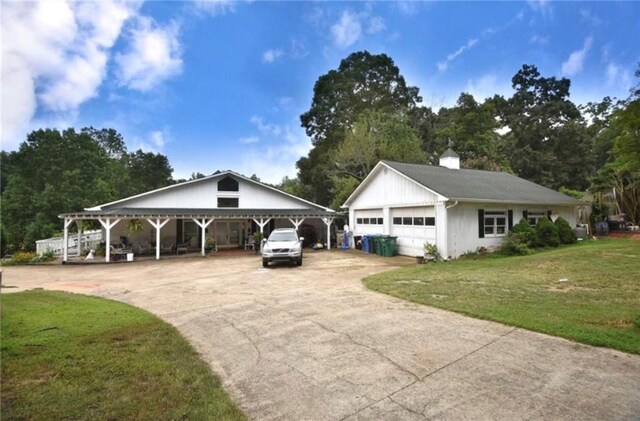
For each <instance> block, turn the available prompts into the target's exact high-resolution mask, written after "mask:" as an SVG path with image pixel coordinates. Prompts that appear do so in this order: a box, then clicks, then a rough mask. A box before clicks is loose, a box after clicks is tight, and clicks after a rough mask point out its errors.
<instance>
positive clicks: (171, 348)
mask: <svg viewBox="0 0 640 421" xmlns="http://www.w3.org/2000/svg"><path fill="white" fill-rule="evenodd" d="M1 298H2V321H1V341H2V346H1V348H0V350H1V359H2V397H1V402H2V418H3V419H25V420H26V419H29V420H45V419H86V420H90V419H113V420H116V419H140V420H142V419H147V420H155V419H216V420H243V419H244V415H243V414H242V412H241V411H240V410H239V409H238V408H237V407H236V406H235V405H234V403H233V402H232V401H231V400H230V398H229V396H228V395H227V393H226V392H225V391H224V389H223V388H222V386H221V385H220V381H219V380H218V379H217V378H216V377H215V376H213V374H212V373H211V371H210V369H209V367H208V366H207V365H206V364H205V363H204V362H203V361H202V360H201V359H200V358H199V357H198V355H197V354H196V352H195V351H194V349H193V348H192V347H191V346H190V345H189V344H188V343H187V341H186V340H185V339H184V338H182V337H181V336H180V335H179V334H178V332H177V331H176V330H175V329H174V328H173V327H172V326H169V325H168V324H166V323H164V322H162V321H161V320H160V319H158V318H157V317H155V316H153V315H151V314H150V313H147V312H146V311H143V310H140V309H137V308H134V307H131V306H128V305H126V304H122V303H118V302H115V301H110V300H105V299H101V298H95V297H87V296H82V295H74V294H67V293H62V292H45V291H28V292H22V293H16V294H2V297H1Z"/></svg>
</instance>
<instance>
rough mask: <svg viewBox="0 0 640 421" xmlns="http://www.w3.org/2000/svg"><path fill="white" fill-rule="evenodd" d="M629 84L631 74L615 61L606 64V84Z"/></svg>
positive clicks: (623, 85) (611, 85)
mask: <svg viewBox="0 0 640 421" xmlns="http://www.w3.org/2000/svg"><path fill="white" fill-rule="evenodd" d="M630 85H631V75H630V74H629V72H627V71H625V70H624V69H623V68H622V67H621V66H619V65H618V64H617V63H615V62H613V61H612V62H609V64H607V86H608V87H621V86H622V87H628V86H630Z"/></svg>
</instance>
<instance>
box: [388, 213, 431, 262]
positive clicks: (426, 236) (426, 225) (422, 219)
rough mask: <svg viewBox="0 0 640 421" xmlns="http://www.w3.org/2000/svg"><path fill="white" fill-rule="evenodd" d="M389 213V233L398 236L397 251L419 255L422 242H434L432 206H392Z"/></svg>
mask: <svg viewBox="0 0 640 421" xmlns="http://www.w3.org/2000/svg"><path fill="white" fill-rule="evenodd" d="M390 214H391V230H390V232H391V235H392V236H394V237H398V239H397V240H396V241H397V243H398V253H399V254H403V255H405V256H421V255H422V254H423V251H424V243H425V242H427V241H428V242H429V243H435V242H436V226H435V209H434V207H433V206H421V207H416V208H394V209H391V211H390Z"/></svg>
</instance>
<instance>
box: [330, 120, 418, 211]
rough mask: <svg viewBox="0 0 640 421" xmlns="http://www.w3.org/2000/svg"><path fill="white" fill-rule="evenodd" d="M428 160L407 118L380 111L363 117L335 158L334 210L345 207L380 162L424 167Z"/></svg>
mask: <svg viewBox="0 0 640 421" xmlns="http://www.w3.org/2000/svg"><path fill="white" fill-rule="evenodd" d="M426 158H427V157H426V154H425V153H424V152H423V151H422V148H421V142H420V139H419V138H418V136H417V135H416V133H415V131H414V129H413V128H411V127H410V126H409V124H408V122H407V118H405V117H403V116H401V115H394V114H389V113H382V112H379V111H378V112H376V111H369V112H364V113H362V114H361V115H360V118H359V119H358V120H357V121H356V122H355V124H354V125H353V127H352V128H351V129H350V130H349V131H348V132H347V136H346V138H345V140H344V141H343V142H342V143H341V144H340V146H338V147H337V148H336V150H335V151H334V152H333V153H332V155H331V161H332V162H333V163H334V165H335V167H334V168H335V169H334V171H333V174H332V180H333V183H334V189H333V191H332V193H333V201H332V202H331V206H332V207H333V208H335V209H337V208H339V207H340V206H342V204H343V203H344V201H345V200H346V199H347V198H348V197H349V195H350V194H351V193H352V192H353V190H355V188H356V187H357V186H358V184H359V183H360V182H361V181H362V180H364V178H365V177H366V176H367V175H368V174H369V173H370V172H371V170H372V169H373V167H374V166H375V165H376V164H377V163H378V161H380V160H382V159H387V160H391V161H401V162H417V163H424V162H425V161H426Z"/></svg>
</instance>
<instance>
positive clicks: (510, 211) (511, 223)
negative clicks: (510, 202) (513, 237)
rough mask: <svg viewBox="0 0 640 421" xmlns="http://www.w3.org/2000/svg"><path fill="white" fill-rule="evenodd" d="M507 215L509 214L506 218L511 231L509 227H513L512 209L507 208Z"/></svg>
mask: <svg viewBox="0 0 640 421" xmlns="http://www.w3.org/2000/svg"><path fill="white" fill-rule="evenodd" d="M508 215H509V219H507V221H508V224H509V231H511V228H513V211H512V210H511V209H509V211H508Z"/></svg>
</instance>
